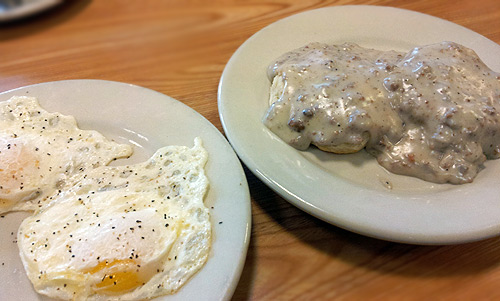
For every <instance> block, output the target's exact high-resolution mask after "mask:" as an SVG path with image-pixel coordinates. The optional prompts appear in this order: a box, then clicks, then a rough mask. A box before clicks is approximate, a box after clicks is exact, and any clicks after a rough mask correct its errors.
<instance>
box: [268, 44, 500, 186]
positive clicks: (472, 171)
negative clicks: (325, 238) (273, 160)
mask: <svg viewBox="0 0 500 301" xmlns="http://www.w3.org/2000/svg"><path fill="white" fill-rule="evenodd" d="M269 76H270V78H272V79H273V84H272V87H271V95H270V102H271V106H270V108H269V110H268V112H267V114H266V116H265V117H264V123H265V125H266V126H267V127H268V128H269V129H270V130H271V131H272V132H274V133H275V134H276V135H278V136H279V137H280V138H281V139H283V140H284V141H286V142H287V143H289V144H290V145H292V146H293V147H295V148H297V149H299V150H305V149H307V148H308V147H309V145H310V144H313V145H316V146H317V147H318V148H320V149H322V150H325V151H330V152H334V153H352V152H357V151H359V150H361V149H363V148H366V150H367V151H368V152H369V153H371V154H372V155H373V156H375V157H376V158H377V161H378V162H379V164H380V165H382V166H383V167H385V168H386V169H387V170H389V171H391V172H394V173H396V174H403V175H409V176H414V177H418V178H421V179H423V180H426V181H431V182H436V183H446V182H449V183H453V184H461V183H468V182H472V180H473V179H474V177H475V176H476V174H477V173H478V171H479V169H480V167H481V166H482V163H483V162H484V161H485V160H486V159H494V158H498V157H499V156H500V115H499V114H500V113H499V112H500V81H499V79H500V74H499V73H495V72H493V71H492V70H490V69H489V68H488V67H487V66H486V65H485V64H484V63H483V62H482V61H481V60H480V59H479V57H478V56H477V55H476V53H475V52H474V51H473V50H471V49H468V48H466V47H464V46H461V45H458V44H456V43H452V42H442V43H439V44H433V45H429V46H423V47H417V48H414V49H413V50H411V51H410V52H408V53H406V54H404V53H398V52H395V51H379V50H373V49H366V48H363V47H360V46H358V45H356V44H352V43H346V44H343V45H328V44H322V43H312V44H309V45H307V46H304V47H302V48H299V49H297V50H294V51H291V52H288V53H286V54H284V55H283V56H281V57H280V58H279V59H278V60H277V61H276V62H275V63H274V64H272V65H271V66H270V67H269Z"/></svg>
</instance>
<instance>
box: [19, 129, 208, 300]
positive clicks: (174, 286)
mask: <svg viewBox="0 0 500 301" xmlns="http://www.w3.org/2000/svg"><path fill="white" fill-rule="evenodd" d="M206 161H207V153H206V151H205V149H204V148H203V147H202V145H201V140H200V139H198V138H197V139H195V145H194V147H193V148H188V147H185V146H167V147H164V148H161V149H159V150H158V151H157V152H156V153H155V154H154V155H153V156H152V157H151V158H150V159H149V160H148V161H146V162H143V163H140V164H136V165H129V166H118V167H111V166H99V167H96V168H94V169H87V170H86V171H85V172H84V173H80V174H79V175H78V176H77V177H76V178H77V179H76V181H75V182H74V183H73V184H71V185H68V183H66V185H65V186H64V187H63V188H62V189H61V192H60V193H58V194H55V195H54V196H53V198H52V199H51V200H50V202H49V203H46V204H45V205H44V206H43V207H42V208H41V209H40V210H39V211H38V212H37V213H36V214H34V215H33V216H31V217H29V218H27V219H25V220H24V221H23V223H22V224H21V226H20V228H19V233H18V245H19V249H20V254H21V259H22V261H23V264H24V266H25V270H26V272H27V275H28V278H29V279H30V280H31V282H32V283H33V286H34V288H35V289H36V291H37V292H39V293H41V294H44V295H47V296H49V297H52V298H62V299H77V300H79V299H81V300H87V299H90V300H92V299H94V300H99V299H116V300H135V299H145V298H153V297H156V296H160V295H164V294H172V293H174V292H176V291H177V290H178V289H179V288H180V287H181V286H182V285H183V284H184V283H185V282H186V281H187V280H188V279H189V278H190V277H191V276H192V275H193V274H195V273H196V272H197V271H198V270H199V269H200V268H201V267H202V266H203V264H204V263H205V261H206V260H207V258H208V254H209V250H210V245H211V225H210V217H209V212H208V209H207V208H206V207H205V206H204V204H203V198H204V195H205V194H206V191H207V189H208V180H207V178H206V176H205V173H204V165H205V163H206Z"/></svg>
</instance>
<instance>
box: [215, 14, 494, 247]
mask: <svg viewBox="0 0 500 301" xmlns="http://www.w3.org/2000/svg"><path fill="white" fill-rule="evenodd" d="M443 40H448V41H455V42H458V43H460V44H463V45H465V46H467V47H470V48H472V49H474V50H476V52H477V53H478V55H479V56H480V57H481V58H482V59H483V60H484V62H485V63H486V64H487V65H488V66H490V68H492V69H493V70H496V71H500V59H499V58H500V46H499V45H497V44H495V43H494V42H492V41H490V40H488V39H486V38H485V37H483V36H481V35H479V34H477V33H475V32H472V31H470V30H468V29H466V28H464V27H461V26H459V25H456V24H453V23H450V22H448V21H445V20H442V19H438V18H435V17H432V16H428V15H424V14H421V13H417V12H412V11H407V10H402V9H396V8H389V7H377V6H338V7H328V8H322V9H317V10H312V11H307V12H304V13H300V14H297V15H294V16H291V17H288V18H285V19H283V20H280V21H278V22H276V23H273V24H271V25H269V26H267V27H266V28H264V29H262V30H261V31H259V32H258V33H256V34H255V35H254V36H252V37H251V38H250V39H248V40H247V41H246V42H245V43H244V44H243V45H242V46H241V47H240V48H239V49H238V50H237V51H236V52H235V53H234V55H233V57H232V58H231V59H230V61H229V62H228V64H227V66H226V68H225V70H224V73H223V75H222V78H221V81H220V84H219V96H218V97H219V98H218V101H219V113H220V117H221V120H222V123H223V126H224V130H225V132H226V135H227V137H228V139H229V141H230V142H231V144H232V146H233V148H234V149H235V150H236V152H237V153H238V155H239V156H240V158H241V159H242V160H243V162H244V163H245V164H246V165H247V166H248V168H249V169H250V170H251V171H252V172H253V173H254V174H256V175H257V176H258V177H259V178H260V179H261V180H263V181H264V182H265V183H266V184H267V185H269V186H270V187H271V188H272V189H273V190H275V191H276V192H277V193H279V194H280V195H282V196H283V197H284V198H285V199H287V200H288V201H289V202H291V203H292V204H294V205H295V206H297V207H299V208H301V209H302V210H304V211H306V212H308V213H310V214H312V215H314V216H316V217H318V218H320V219H323V220H325V221H328V222H330V223H332V224H334V225H337V226H339V227H342V228H345V229H348V230H351V231H354V232H358V233H361V234H364V235H368V236H373V237H377V238H381V239H386V240H391V241H398V242H406V243H415V244H452V243H462V242H468V241H474V240H479V239H483V238H487V237H490V236H494V235H498V234H499V233H500V185H499V180H498V177H497V175H498V174H499V173H500V160H496V161H488V162H487V163H486V164H485V165H486V168H485V169H484V170H483V171H481V172H480V173H479V175H478V177H477V178H476V179H475V181H474V183H472V184H465V185H438V184H433V183H428V182H424V181H421V180H419V179H416V178H411V177H406V176H398V175H394V174H391V173H388V172H387V171H386V170H385V169H383V168H382V167H380V166H379V165H378V164H377V163H376V161H375V160H374V159H373V158H372V157H370V156H369V155H368V154H366V153H365V152H364V151H362V152H359V153H357V154H353V155H333V154H327V153H323V152H320V151H317V150H313V149H310V150H308V151H304V152H300V151H297V150H295V149H293V148H292V147H290V146H288V145H287V144H285V143H283V142H282V141H281V140H280V139H278V138H277V136H275V135H274V134H273V133H271V132H270V131H269V130H268V129H267V128H266V127H265V126H264V125H263V124H262V122H261V120H262V118H263V116H264V114H265V112H266V110H267V108H268V94H269V87H270V81H269V80H268V78H267V76H266V70H267V67H268V65H269V64H270V63H272V62H273V60H274V59H275V58H277V57H278V56H280V55H281V54H283V53H285V52H287V51H290V50H293V49H296V48H298V47H301V46H303V45H305V44H307V43H310V42H314V41H318V42H327V43H344V42H355V43H358V44H360V45H361V46H365V47H372V48H376V49H381V50H389V49H394V50H399V51H408V50H410V49H412V48H413V47H414V46H417V45H425V44H431V43H436V42H440V41H443ZM386 183H390V185H392V189H389V188H388V185H387V184H386Z"/></svg>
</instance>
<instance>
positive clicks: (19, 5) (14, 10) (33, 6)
mask: <svg viewBox="0 0 500 301" xmlns="http://www.w3.org/2000/svg"><path fill="white" fill-rule="evenodd" d="M1 2H2V3H1V4H0V22H6V21H12V20H17V19H21V18H25V17H28V16H31V15H35V14H38V13H40V12H43V11H45V10H47V9H49V8H52V7H54V6H56V5H59V4H61V3H62V2H63V1H62V0H5V1H1Z"/></svg>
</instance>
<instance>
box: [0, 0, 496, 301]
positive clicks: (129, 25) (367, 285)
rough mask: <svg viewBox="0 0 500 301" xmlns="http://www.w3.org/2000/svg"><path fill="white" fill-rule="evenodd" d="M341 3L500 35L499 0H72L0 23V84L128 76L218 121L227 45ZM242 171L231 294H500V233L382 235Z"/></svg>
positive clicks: (479, 297) (228, 52) (241, 297)
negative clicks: (301, 206) (431, 242)
mask: <svg viewBox="0 0 500 301" xmlns="http://www.w3.org/2000/svg"><path fill="white" fill-rule="evenodd" d="M345 4H372V5H384V6H395V7H400V8H405V9H410V10H414V11H419V12H423V13H426V14H430V15H433V16H436V17H440V18H443V19H446V20H449V21H452V22H455V23H457V24H460V25H463V26H465V27H467V28H469V29H472V30H474V31H476V32H478V33H480V34H482V35H484V36H486V37H487V38H489V39H491V40H493V41H495V42H497V43H500V1H498V0H475V1H474V0H457V1H444V0H441V1H434V0H422V1H395V0H394V1H389V0H372V1H347V0H343V1H342V0H341V1H312V0H307V1H285V0H250V1H241V0H217V1H203V0H164V1H160V0H144V1H141V0H133V1H118V0H94V1H90V0H73V1H71V0H70V1H65V3H64V4H63V5H61V6H60V7H57V8H55V9H53V10H50V11H47V12H45V13H42V14H40V15H38V16H35V17H32V18H29V19H25V20H19V21H16V22H11V23H8V24H0V91H6V90H9V89H13V88H16V87H21V86H25V85H30V84H36V83H41V82H48V81H55V80H64V79H82V78H92V79H105V80H114V81H121V82H127V83H132V84H136V85H140V86H144V87H147V88H150V89H153V90H157V91H159V92H161V93H164V94H167V95H170V96H172V97H174V98H176V99H178V100H179V101H182V102H183V103H185V104H187V105H189V106H191V107H192V108H193V109H195V110H196V111H198V112H199V113H201V114H202V115H204V116H205V117H206V118H207V119H208V120H209V121H211V122H212V123H213V124H214V125H215V126H216V127H217V128H218V129H219V130H221V131H222V126H221V122H220V119H219V116H218V111H217V85H218V82H219V79H220V76H221V74H222V71H223V68H224V66H225V64H226V62H227V61H228V60H229V58H230V57H231V55H232V54H233V52H234V51H235V50H236V49H237V48H238V47H239V46H240V45H241V44H242V43H243V42H244V41H245V40H246V39H247V38H249V37H250V36H251V35H252V34H254V33H256V32H257V31H258V30H260V29H261V28H263V27H264V26H266V25H268V24H270V23H272V22H274V21H276V20H278V19H281V18H283V17H286V16H289V15H292V14H295V13H298V12H301V11H304V10H309V9H314V8H320V7H326V6H332V5H345ZM247 177H248V182H249V186H250V192H251V197H252V210H253V214H252V215H253V229H252V238H251V243H250V247H249V250H248V256H247V260H246V264H245V268H244V270H243V274H242V276H241V280H240V282H239V285H238V287H237V289H236V292H235V294H234V300H335V299H336V300H433V299H439V300H484V299H499V300H500V289H499V287H500V239H499V238H492V239H488V240H485V241H481V242H476V243H469V244H463V245H455V246H413V245H404V244H397V243H391V242H385V241H380V240H376V239H372V238H368V237H364V236H360V235H357V234H353V233H350V232H347V231H345V230H342V229H339V228H337V227H334V226H331V225H329V224H327V223H324V222H322V221H320V220H318V219H315V218H313V217H311V216H309V215H307V214H305V213H303V212H302V211H300V210H298V209H296V208H295V207H293V206H291V205H290V204H288V203H287V202H286V201H285V200H284V199H282V198H281V197H280V196H278V195H277V194H275V193H273V192H272V191H271V190H270V189H269V188H267V187H266V186H265V185H264V184H263V183H262V182H260V181H259V180H258V179H257V178H256V177H255V176H253V175H252V174H251V173H249V172H247ZM499 218H500V217H499ZM0 294H1V292H0Z"/></svg>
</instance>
